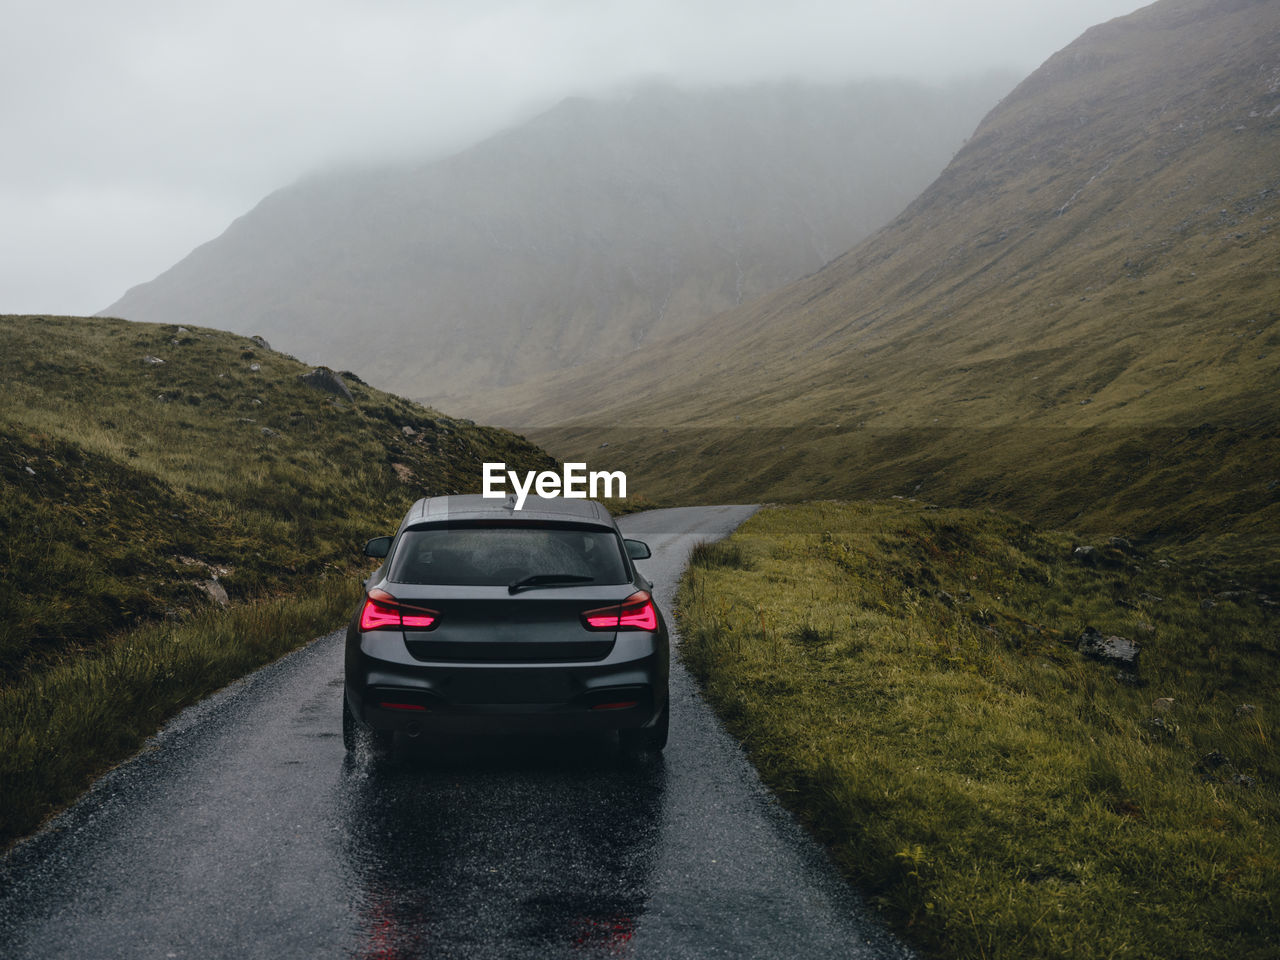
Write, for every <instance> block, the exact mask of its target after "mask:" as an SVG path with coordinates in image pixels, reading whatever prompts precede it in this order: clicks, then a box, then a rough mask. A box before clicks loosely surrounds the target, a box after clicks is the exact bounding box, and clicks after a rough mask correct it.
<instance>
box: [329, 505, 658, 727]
mask: <svg viewBox="0 0 1280 960" xmlns="http://www.w3.org/2000/svg"><path fill="white" fill-rule="evenodd" d="M477 525H480V526H481V527H484V526H497V527H501V528H509V527H511V526H516V527H520V528H522V529H523V528H531V529H555V530H561V529H567V530H581V531H594V532H595V533H599V532H602V531H605V532H608V533H609V534H610V535H611V537H612V538H613V540H611V541H609V542H614V541H616V549H617V551H618V553H619V564H620V567H619V569H620V570H621V575H620V576H619V579H620V580H623V581H624V582H620V583H571V584H563V585H551V586H539V587H537V588H531V589H523V590H520V591H519V592H516V593H511V592H510V591H509V589H508V587H507V586H506V585H497V584H430V583H416V582H414V583H403V582H397V581H394V580H392V579H390V578H389V575H388V574H389V571H391V570H394V569H396V563H397V558H398V557H399V556H401V555H400V554H399V553H398V551H400V550H401V548H402V545H403V546H404V548H405V549H406V550H407V549H410V548H411V546H412V544H414V543H415V542H416V541H415V539H414V537H413V536H409V537H406V534H407V533H408V532H409V531H416V530H420V529H423V528H429V529H432V530H438V529H455V528H456V529H458V530H474V529H476V526H477ZM418 539H419V540H420V539H421V538H418ZM472 539H474V538H472ZM589 539H591V540H592V542H593V543H594V544H598V543H601V542H603V541H601V540H600V538H598V537H595V536H594V535H593V536H592V537H591V538H589ZM436 542H437V545H438V542H439V538H437V540H436ZM529 572H532V573H534V574H539V573H560V572H561V571H558V570H549V571H539V570H533V571H523V570H522V571H521V573H522V574H527V573H529ZM651 586H652V585H651V584H650V583H649V582H648V581H647V580H646V579H645V578H644V577H643V576H642V575H641V574H640V573H639V572H638V571H637V570H636V569H635V566H634V563H633V561H632V560H631V559H630V557H629V556H628V550H627V548H626V547H625V546H624V545H623V540H622V537H621V534H620V533H619V532H618V530H617V526H616V524H614V522H613V519H612V517H610V516H609V514H608V512H607V511H606V510H605V509H604V507H603V506H601V505H600V504H597V503H595V502H594V501H583V500H569V501H565V500H543V499H540V498H534V497H530V498H529V499H528V500H527V501H526V505H525V508H524V509H523V510H521V511H514V510H512V509H511V508H510V506H509V505H504V504H503V502H502V501H493V500H482V498H480V497H456V496H455V497H436V498H430V499H426V500H420V501H418V502H417V503H415V504H414V505H413V506H412V507H411V508H410V509H409V511H408V512H407V513H406V515H405V518H404V520H403V521H402V522H401V524H400V526H399V528H398V530H397V531H396V535H395V539H394V541H393V543H392V546H391V549H390V551H389V554H388V556H387V558H386V559H385V560H384V562H383V563H382V565H381V566H379V567H378V569H377V570H375V571H374V572H373V573H372V574H371V575H370V576H369V578H368V580H366V581H365V587H366V590H374V589H379V590H385V591H387V592H389V593H390V594H392V595H393V596H394V597H395V598H396V600H398V601H400V602H403V603H406V604H412V605H414V606H422V607H427V608H430V609H431V610H433V611H437V612H438V614H439V617H438V622H437V623H436V624H433V625H432V627H431V628H429V629H425V630H413V629H410V630H400V629H381V630H370V631H364V630H361V628H360V608H357V610H356V611H355V613H354V614H353V616H352V619H351V622H350V624H349V626H348V630H347V643H346V651H345V684H344V686H345V696H346V699H347V704H348V707H349V708H350V711H351V714H352V715H353V717H354V718H355V720H356V722H357V723H358V724H359V725H360V726H361V727H363V728H365V729H368V730H372V731H375V732H378V733H382V734H390V733H402V734H408V735H410V736H416V735H419V734H428V735H449V734H462V733H482V734H487V733H520V732H573V731H584V730H635V729H639V728H645V727H652V726H654V725H655V724H656V723H657V722H658V721H659V720H660V719H661V721H662V723H664V724H665V716H662V715H663V712H664V711H665V709H666V704H667V696H668V694H667V684H668V678H669V669H670V653H669V646H668V636H667V628H666V624H665V622H664V620H663V618H662V614H661V611H658V612H657V621H658V622H657V629H656V630H654V631H644V630H629V629H621V630H592V629H588V628H587V626H586V624H585V622H584V621H583V619H582V614H583V613H585V612H586V611H588V610H594V609H598V608H601V607H608V606H616V605H618V604H620V603H621V602H622V601H624V600H626V599H627V598H628V597H631V596H633V595H634V594H635V593H636V592H637V591H640V590H648V589H650V588H651ZM654 609H655V610H657V605H656V603H655V604H654Z"/></svg>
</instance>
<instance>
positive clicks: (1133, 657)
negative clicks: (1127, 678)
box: [1076, 627, 1142, 673]
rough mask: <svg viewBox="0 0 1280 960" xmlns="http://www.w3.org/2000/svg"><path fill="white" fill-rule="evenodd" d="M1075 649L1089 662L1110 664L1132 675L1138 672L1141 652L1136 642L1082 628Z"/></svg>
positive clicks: (1090, 628)
mask: <svg viewBox="0 0 1280 960" xmlns="http://www.w3.org/2000/svg"><path fill="white" fill-rule="evenodd" d="M1076 649H1077V650H1078V651H1080V654H1081V656H1085V657H1088V658H1089V659H1090V660H1097V661H1099V662H1101V663H1107V664H1111V665H1112V666H1116V667H1119V668H1120V669H1121V670H1128V671H1130V672H1133V673H1136V672H1137V670H1138V654H1139V653H1141V652H1142V651H1141V647H1139V646H1138V643H1137V641H1136V640H1129V639H1128V638H1126V637H1117V636H1105V635H1103V634H1102V633H1101V632H1099V631H1098V630H1095V629H1094V628H1093V627H1085V628H1084V632H1083V633H1082V634H1080V639H1078V640H1077V641H1076Z"/></svg>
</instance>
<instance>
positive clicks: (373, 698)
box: [346, 631, 669, 736]
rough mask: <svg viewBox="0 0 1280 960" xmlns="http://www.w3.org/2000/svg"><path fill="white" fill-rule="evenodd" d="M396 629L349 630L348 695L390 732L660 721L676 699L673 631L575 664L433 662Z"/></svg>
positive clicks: (376, 726) (575, 728)
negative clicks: (671, 684) (670, 690)
mask: <svg viewBox="0 0 1280 960" xmlns="http://www.w3.org/2000/svg"><path fill="white" fill-rule="evenodd" d="M403 650H404V644H403V642H402V641H400V640H399V637H398V635H396V634H387V633H383V634H381V635H376V634H361V633H360V632H358V631H352V632H351V633H350V634H349V635H348V638H347V652H346V697H347V701H348V703H349V704H350V707H351V712H352V714H353V715H354V716H355V717H356V719H357V721H358V722H360V723H361V724H362V725H364V726H366V727H369V728H371V729H373V730H377V731H380V732H386V733H393V732H399V733H405V734H408V735H410V736H415V735H418V734H459V735H465V734H507V733H571V732H579V731H591V730H623V729H635V728H639V727H645V726H649V725H651V724H652V723H653V722H654V721H655V719H656V718H657V716H658V713H659V711H660V710H661V708H662V706H663V705H664V704H665V703H666V699H667V679H668V657H669V655H668V652H667V638H666V635H665V632H662V633H658V634H641V633H632V634H620V635H619V638H618V642H617V643H616V644H615V645H614V649H613V651H612V652H611V653H610V654H609V656H607V657H605V658H604V659H602V660H598V661H592V662H587V663H583V662H567V663H522V664H509V663H457V662H438V663H426V662H421V661H417V660H415V659H413V658H411V657H409V656H407V655H402V651H403Z"/></svg>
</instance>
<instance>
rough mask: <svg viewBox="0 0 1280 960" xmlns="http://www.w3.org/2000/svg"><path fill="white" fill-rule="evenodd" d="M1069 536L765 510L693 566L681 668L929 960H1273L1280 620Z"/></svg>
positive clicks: (1002, 526)
mask: <svg viewBox="0 0 1280 960" xmlns="http://www.w3.org/2000/svg"><path fill="white" fill-rule="evenodd" d="M1079 545H1080V541H1079V540H1077V539H1075V538H1073V537H1071V536H1070V535H1068V534H1063V533H1049V534H1046V533H1040V532H1038V531H1036V530H1034V529H1032V528H1031V527H1029V526H1028V525H1027V524H1025V523H1022V522H1020V521H1017V520H1013V519H1011V518H1009V517H1008V516H1005V515H1000V514H996V513H993V512H989V511H977V510H947V509H941V510H938V509H929V508H928V507H927V506H926V505H925V504H923V503H920V502H908V501H901V502H894V501H880V502H862V503H856V504H839V503H814V504H804V505H800V506H797V507H787V508H778V509H769V510H764V511H762V512H761V513H759V514H757V515H756V516H755V517H753V518H752V519H750V520H749V521H748V522H747V523H746V524H744V526H743V527H742V528H741V529H740V530H739V531H738V532H737V533H735V534H734V536H733V537H732V538H731V539H729V540H727V541H722V542H720V543H716V544H704V545H701V546H700V547H698V548H695V551H694V554H693V557H692V561H691V568H690V570H689V571H688V573H687V574H686V577H685V581H684V583H683V585H682V588H681V594H680V601H679V618H680V624H681V633H682V635H683V637H684V641H683V645H682V647H681V656H682V657H683V659H684V661H685V662H686V663H687V664H688V665H689V666H690V668H691V669H692V670H693V672H694V673H695V674H696V675H697V676H698V677H699V679H700V680H701V681H702V682H703V685H704V689H705V692H706V694H707V696H708V698H709V699H710V700H711V702H712V703H713V704H714V705H715V706H716V708H717V710H718V712H719V713H720V715H721V716H722V717H723V718H724V719H725V722H726V724H727V725H728V726H729V728H730V730H732V731H733V732H734V733H735V734H736V735H737V736H739V737H740V738H741V739H742V741H743V743H744V745H745V746H746V748H747V751H748V753H749V754H750V756H751V758H752V760H753V761H754V763H755V764H756V766H757V768H758V769H759V770H760V772H761V775H762V777H763V778H764V780H765V781H766V782H768V783H769V784H770V785H771V786H772V787H773V789H774V790H775V791H776V792H777V794H778V795H779V796H780V797H781V798H782V800H783V801H784V802H785V803H786V804H787V805H788V806H790V807H791V808H792V809H793V810H795V811H796V812H797V813H798V814H799V815H800V816H801V817H802V819H803V820H804V821H805V822H806V823H807V824H808V825H809V826H810V828H811V829H812V830H813V831H814V832H815V833H816V834H817V835H818V836H819V837H820V838H821V839H822V840H824V841H825V842H826V843H827V844H828V845H829V847H830V849H831V850H832V852H833V854H834V855H835V857H836V859H837V861H838V862H839V863H840V864H841V865H842V867H843V868H844V869H845V870H846V872H847V873H848V874H849V875H850V876H851V877H852V878H853V879H855V880H856V881H857V883H858V885H859V886H860V887H861V889H862V890H864V891H865V892H866V893H867V895H868V896H869V897H870V898H871V899H872V901H873V902H874V903H875V904H877V905H878V906H879V907H880V909H882V910H883V911H884V912H885V913H886V915H887V916H888V917H889V918H890V919H891V920H892V921H893V922H894V923H895V925H897V926H898V928H899V929H900V930H901V931H902V932H903V934H904V935H905V936H906V937H907V938H908V939H909V940H911V941H913V942H915V943H916V944H917V945H918V946H920V947H922V948H923V949H924V951H925V953H926V954H927V955H930V956H939V957H948V958H953V960H958V958H974V960H977V958H986V960H995V958H998V957H1004V958H1010V960H1021V958H1025V957H1036V958H1064V960H1067V958H1069V960H1091V958H1099V960H1100V958H1112V960H1116V958H1133V960H1139V958H1141V960H1147V958H1153V957H1170V958H1172V957H1178V958H1205V960H1210V958H1220V957H1232V958H1257V960H1262V958H1269V957H1274V956H1275V955H1276V949H1277V940H1278V938H1280V914H1278V913H1277V899H1276V890H1277V889H1280V795H1278V794H1277V789H1276V788H1277V783H1280V756H1278V755H1277V752H1276V744H1275V740H1276V733H1277V729H1276V724H1275V717H1276V711H1277V709H1280V698H1277V691H1276V686H1275V682H1274V679H1275V676H1276V668H1277V665H1278V664H1280V633H1278V632H1277V630H1278V628H1280V606H1278V605H1277V603H1276V601H1275V600H1273V599H1271V598H1269V597H1265V596H1260V595H1259V594H1257V593H1256V592H1254V591H1252V590H1249V589H1247V588H1245V587H1244V586H1242V585H1241V584H1239V583H1234V582H1232V580H1231V578H1230V577H1229V576H1225V575H1223V574H1222V573H1221V572H1220V571H1215V570H1213V569H1212V568H1207V567H1204V566H1202V565H1199V564H1194V563H1190V562H1188V561H1187V558H1186V557H1185V556H1183V555H1182V554H1181V553H1180V552H1179V551H1177V550H1166V551H1159V552H1154V553H1147V552H1145V551H1140V550H1136V549H1134V547H1133V546H1132V545H1131V544H1128V543H1123V542H1120V541H1114V542H1111V543H1108V542H1107V541H1097V542H1095V543H1094V544H1093V546H1094V547H1095V549H1094V551H1093V553H1092V554H1091V555H1090V557H1089V562H1081V560H1080V557H1079V555H1077V554H1076V553H1075V548H1076V547H1077V546H1079ZM1087 627H1093V628H1095V629H1096V630H1098V631H1099V632H1101V633H1102V634H1104V635H1119V636H1122V637H1124V638H1126V639H1128V640H1131V641H1134V642H1136V643H1137V644H1139V645H1140V652H1139V655H1138V660H1137V669H1136V670H1129V669H1118V668H1117V667H1116V666H1114V665H1112V664H1107V663H1104V662H1099V661H1096V660H1091V659H1088V658H1086V657H1085V656H1083V655H1082V651H1081V649H1079V648H1077V645H1076V641H1077V640H1078V638H1079V637H1080V636H1081V634H1082V633H1084V631H1085V629H1086V628H1087Z"/></svg>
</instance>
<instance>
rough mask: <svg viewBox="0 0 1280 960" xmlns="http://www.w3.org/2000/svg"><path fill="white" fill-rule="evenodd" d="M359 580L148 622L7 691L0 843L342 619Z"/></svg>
mask: <svg viewBox="0 0 1280 960" xmlns="http://www.w3.org/2000/svg"><path fill="white" fill-rule="evenodd" d="M356 593H357V587H356V578H355V577H354V576H352V577H341V578H339V577H331V578H329V579H326V580H323V581H319V582H317V583H316V585H315V590H314V591H313V592H311V593H309V594H307V595H306V596H304V597H297V598H288V599H272V600H262V601H258V602H250V603H243V604H237V605H234V606H232V607H230V608H228V609H225V610H222V609H217V608H212V607H206V608H204V609H203V610H201V611H200V612H198V613H196V614H194V615H192V616H191V617H190V618H189V619H187V620H185V621H183V622H181V623H164V624H161V623H152V624H147V625H145V626H143V627H141V628H140V629H137V630H135V631H133V632H131V633H129V634H127V635H125V636H123V637H120V638H118V639H117V640H115V641H114V642H110V643H106V644H103V645H101V646H100V647H99V648H98V649H97V650H95V651H94V652H92V653H91V654H86V655H76V656H67V657H66V658H64V659H63V660H62V661H61V662H59V663H56V664H53V665H50V666H49V667H47V668H46V669H44V670H42V671H40V672H38V673H27V674H26V675H24V676H23V677H21V678H20V679H19V680H18V681H17V682H15V683H12V684H10V685H9V686H6V687H4V688H2V689H0V848H3V847H5V846H8V845H9V844H10V843H11V842H12V841H13V840H14V839H16V838H18V837H20V836H22V835H24V834H26V833H28V832H30V831H31V830H33V829H34V828H35V827H36V826H37V825H38V824H39V823H40V822H41V821H42V820H43V819H45V818H46V817H47V816H49V815H50V814H51V813H53V812H55V811H56V810H57V809H58V808H60V807H61V806H63V805H65V804H66V803H67V802H68V801H70V800H72V799H74V798H75V797H76V796H78V795H79V794H80V793H81V792H82V791H83V790H84V789H85V788H86V787H87V786H88V785H89V783H90V782H91V781H92V780H93V778H94V777H97V776H99V775H100V774H102V773H103V772H104V771H105V770H106V769H108V768H109V767H110V766H112V765H113V764H114V763H117V762H119V761H120V760H122V759H124V758H125V757H127V756H129V755H131V754H132V753H134V752H135V751H137V750H138V748H139V747H140V746H141V745H142V743H143V742H144V741H145V740H146V738H147V737H148V736H150V735H151V734H153V733H154V732H155V731H156V729H157V728H158V727H159V726H160V725H161V724H162V723H163V722H164V721H165V720H166V719H168V718H169V717H171V716H172V715H173V714H175V713H176V712H178V711H179V710H181V709H182V708H183V707H185V706H188V705H189V704H192V703H194V702H196V701H197V700H199V699H200V698H201V697H204V696H207V695H208V694H210V693H212V692H213V691H215V690H217V689H218V688H220V687H222V686H224V685H225V684H227V683H229V682H230V681H232V680H234V679H236V678H237V677H240V676H243V675H244V674H246V673H248V672H249V671H251V670H254V669H256V668H257V667H260V666H262V665H263V664H265V663H268V662H270V661H272V660H275V659H276V658H278V657H280V656H281V655H283V654H285V653H287V652H289V651H290V650H293V649H295V648H297V647H299V646H301V645H302V644H304V643H306V642H307V641H308V640H310V639H312V638H313V637H315V636H318V635H319V634H321V633H324V632H326V631H328V630H332V629H333V627H334V626H335V625H336V624H338V623H340V622H341V621H342V620H343V618H344V617H346V616H347V615H348V614H349V613H350V610H351V608H352V607H353V606H354V604H355V601H356Z"/></svg>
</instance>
